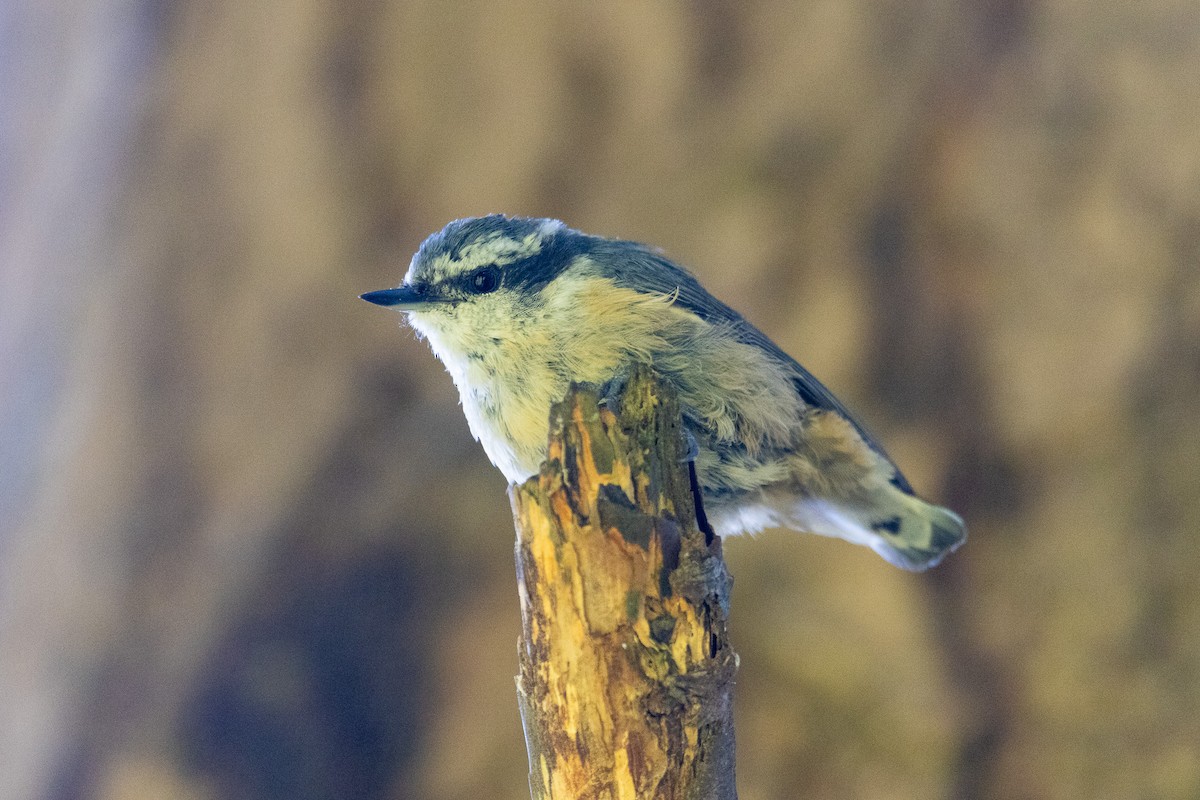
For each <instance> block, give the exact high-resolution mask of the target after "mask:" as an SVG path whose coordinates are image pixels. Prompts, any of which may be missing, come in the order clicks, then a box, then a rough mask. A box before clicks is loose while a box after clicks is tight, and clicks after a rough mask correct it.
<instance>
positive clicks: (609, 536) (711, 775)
mask: <svg viewBox="0 0 1200 800" xmlns="http://www.w3.org/2000/svg"><path fill="white" fill-rule="evenodd" d="M684 458H685V449H684V441H683V435H682V430H681V420H680V411H679V404H678V401H677V400H676V399H675V398H674V397H673V396H672V395H670V394H669V393H668V391H667V390H666V388H665V387H664V386H663V385H662V384H661V383H659V382H657V381H656V379H655V378H654V377H653V376H652V375H651V374H650V373H649V372H648V371H644V370H638V371H636V372H635V374H634V375H633V376H632V378H631V380H630V381H629V384H628V387H627V389H626V391H625V394H624V396H623V398H622V401H621V408H620V410H619V413H617V414H614V413H613V411H612V410H610V409H609V408H608V407H606V406H602V405H600V402H599V398H598V396H597V394H596V392H595V391H594V390H591V389H588V388H584V387H574V388H573V389H572V391H571V392H570V393H569V395H568V397H567V398H566V400H565V401H564V402H562V403H560V404H558V405H556V406H555V407H554V409H553V410H552V412H551V415H550V449H549V457H548V459H547V460H546V462H545V464H543V465H542V470H541V472H540V474H539V475H537V476H536V477H533V478H531V479H529V480H528V481H527V482H526V483H524V484H523V485H521V486H517V487H513V489H512V491H511V497H512V504H513V512H514V515H515V518H516V526H517V544H516V559H517V579H518V584H519V589H520V598H521V618H522V634H521V641H520V648H519V649H520V653H519V655H520V667H521V672H520V675H519V676H518V678H517V687H518V696H519V700H520V704H521V718H522V720H523V723H524V726H525V737H526V744H527V747H528V750H529V765H530V769H529V783H530V790H531V793H532V796H533V798H534V800H549V799H550V798H554V799H555V800H568V799H569V800H576V798H597V800H599V798H605V799H606V800H609V799H611V800H618V799H622V800H623V799H624V798H629V800H633V798H664V799H667V798H672V799H673V798H679V799H680V800H682V799H683V798H705V800H708V799H709V798H713V799H714V800H733V799H734V798H736V796H737V794H736V789H735V785H734V734H733V718H732V703H731V691H732V686H733V676H734V673H735V672H736V669H737V655H736V654H735V653H734V651H733V649H732V647H730V644H729V639H728V634H727V631H726V619H727V615H728V610H729V589H730V585H731V579H730V577H729V574H728V572H727V571H726V569H725V563H724V560H723V558H722V554H721V540H720V539H719V538H717V537H715V536H712V535H711V532H708V533H707V534H706V533H705V532H703V531H701V530H700V528H699V527H698V526H697V522H696V516H697V505H696V500H695V499H694V498H693V493H692V488H691V483H690V481H689V468H688V464H687V463H686V462H685V460H684Z"/></svg>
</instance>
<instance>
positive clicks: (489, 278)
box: [471, 264, 500, 294]
mask: <svg viewBox="0 0 1200 800" xmlns="http://www.w3.org/2000/svg"><path fill="white" fill-rule="evenodd" d="M498 288H500V269H499V267H497V266H495V265H494V264H493V265H492V266H488V267H484V268H483V269H481V270H478V271H477V272H476V273H475V274H474V275H473V276H471V289H472V290H473V291H474V292H475V293H476V294H487V293H488V292H494V291H496V290H497V289H498Z"/></svg>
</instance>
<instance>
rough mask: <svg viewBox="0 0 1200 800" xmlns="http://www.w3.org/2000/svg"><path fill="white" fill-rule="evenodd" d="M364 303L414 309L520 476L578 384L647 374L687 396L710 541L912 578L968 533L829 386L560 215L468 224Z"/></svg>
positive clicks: (676, 276) (541, 452)
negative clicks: (845, 559) (861, 556)
mask: <svg viewBox="0 0 1200 800" xmlns="http://www.w3.org/2000/svg"><path fill="white" fill-rule="evenodd" d="M360 297H361V298H362V299H363V300H366V301H368V302H370V303H374V304H376V305H380V306H386V307H390V308H392V309H395V310H398V311H401V312H404V313H405V314H406V315H407V322H408V324H409V325H410V326H411V327H412V328H413V329H414V330H415V332H416V334H417V336H418V338H423V339H424V340H425V341H426V342H428V344H429V346H430V348H431V349H432V350H433V353H434V354H435V355H436V356H437V357H438V359H440V360H441V362H442V364H443V365H444V366H445V368H446V370H447V371H448V372H449V373H450V376H451V378H452V379H453V381H454V384H455V386H456V387H457V388H458V392H459V396H460V399H461V403H462V408H463V412H464V414H465V415H466V418H467V423H468V425H469V427H470V430H471V433H472V434H473V435H474V437H475V438H476V439H477V440H478V441H479V442H480V443H481V444H482V445H483V449H484V451H485V452H486V454H487V456H488V458H489V459H490V460H491V462H492V463H493V464H494V465H495V466H496V467H497V468H498V469H499V470H500V471H501V472H502V473H503V474H504V476H505V477H506V478H507V479H508V481H509V482H510V483H513V484H519V483H521V482H523V481H524V480H526V479H528V478H529V477H531V476H533V475H535V474H537V473H538V471H539V469H540V466H541V464H542V462H543V461H544V460H545V459H546V455H547V447H548V429H549V413H550V408H551V406H552V405H553V404H554V403H557V402H559V401H561V400H562V399H563V398H564V397H565V395H566V393H567V391H568V389H569V387H570V386H571V384H572V383H583V384H593V385H595V386H599V387H610V388H611V387H614V386H617V387H619V386H620V385H621V381H622V379H623V376H627V375H628V374H629V372H630V370H631V369H632V368H633V366H634V365H635V364H639V363H640V364H647V365H649V366H650V367H651V368H652V369H653V370H654V371H655V372H656V373H657V374H658V375H659V376H661V379H662V380H663V381H665V382H666V383H667V384H668V385H669V386H670V387H671V388H672V389H673V390H674V391H675V393H676V395H677V396H678V398H679V402H680V405H681V408H682V417H683V427H684V429H685V431H686V436H687V437H688V444H689V454H688V456H689V458H690V459H691V460H692V468H693V469H694V475H695V482H696V483H697V484H698V485H699V489H700V493H701V496H702V507H703V510H704V511H705V512H706V516H707V518H708V521H709V523H710V524H711V526H712V528H713V530H714V532H715V533H716V534H718V535H720V536H723V537H724V536H730V535H735V534H742V533H755V532H758V531H761V530H764V529H766V528H775V527H783V528H790V529H793V530H797V531H804V532H810V533H816V534H820V535H824V536H831V537H836V538H841V539H844V540H847V541H849V542H852V543H855V544H859V545H865V546H867V547H869V548H871V549H872V550H874V551H875V552H876V553H878V554H879V555H880V556H882V557H883V558H884V559H885V560H887V561H888V562H890V563H891V564H894V565H896V566H898V567H902V568H904V569H908V570H914V571H920V570H924V569H927V568H929V567H932V566H934V565H936V564H938V563H939V562H940V561H941V560H942V559H943V557H945V556H946V555H947V554H948V553H950V552H952V551H954V550H955V549H957V548H958V547H959V546H960V545H961V544H962V543H963V542H964V541H965V540H966V526H965V525H964V523H963V521H962V519H961V518H960V517H959V516H958V515H957V514H955V513H954V512H953V511H950V510H949V509H946V508H942V507H940V506H937V505H935V504H933V503H930V502H927V501H925V500H922V499H921V498H920V497H918V496H917V495H916V493H915V492H914V491H913V488H912V486H911V485H910V484H909V482H908V480H907V479H906V478H905V477H904V475H903V474H902V473H901V472H900V469H899V468H898V467H897V466H896V464H895V462H893V461H892V459H891V457H890V456H888V454H887V452H886V451H885V450H884V449H883V447H882V446H881V445H880V443H879V441H878V440H877V439H876V438H875V437H874V436H872V435H871V433H870V432H868V430H867V428H866V427H865V426H864V425H863V424H862V423H861V422H859V420H858V419H857V418H856V417H855V416H854V415H853V414H851V413H850V411H849V410H848V409H847V408H846V406H845V405H843V404H842V402H841V401H840V400H838V399H837V398H836V397H835V396H834V395H833V393H832V392H830V391H829V389H827V388H826V387H825V386H824V385H823V384H822V383H821V382H820V381H818V380H817V379H816V378H815V377H814V376H813V375H812V373H810V372H809V371H808V370H807V369H805V368H804V367H802V366H801V365H800V364H799V363H798V362H797V361H796V360H795V359H793V358H792V357H791V356H789V355H788V354H787V353H785V352H784V351H783V350H782V349H781V348H780V347H779V346H778V345H777V344H775V343H774V342H773V341H771V339H769V338H768V337H767V336H766V335H765V334H764V333H762V332H761V331H760V330H759V329H758V328H756V327H754V326H753V325H751V324H750V323H749V322H747V321H746V320H745V319H744V318H743V317H742V315H741V314H739V313H738V312H736V311H734V310H733V309H732V308H730V307H729V306H727V305H725V304H724V303H722V302H721V301H720V300H718V299H717V298H715V297H714V296H713V295H712V294H710V293H709V292H708V291H707V290H705V289H704V287H703V286H702V285H701V284H700V282H699V281H698V280H697V279H696V278H695V277H694V276H693V275H692V273H691V272H690V271H688V270H687V269H685V268H684V267H682V266H680V265H679V264H676V263H675V262H674V261H672V260H670V259H669V258H667V257H666V256H665V255H663V254H662V252H661V251H659V250H658V249H656V248H653V247H650V246H647V245H643V244H639V243H637V242H632V241H625V240H621V239H615V238H607V237H603V236H595V235H590V234H586V233H583V232H581V231H578V230H574V229H572V228H570V227H568V226H567V225H566V224H565V223H563V222H561V221H559V220H556V219H549V218H533V217H521V216H507V215H503V214H490V215H487V216H480V217H467V218H464V219H459V220H455V221H453V222H451V223H449V224H448V225H446V226H445V227H444V228H443V229H442V230H440V231H438V232H436V233H434V234H432V235H430V236H429V237H428V238H427V239H425V240H424V242H423V243H422V244H421V245H420V247H419V249H418V250H417V252H416V253H415V254H414V255H413V257H412V260H411V262H410V264H409V267H408V271H407V272H406V274H405V275H404V278H403V281H402V282H401V283H400V285H399V286H397V287H394V288H390V289H383V290H380V291H374V292H367V293H366V294H362V295H360Z"/></svg>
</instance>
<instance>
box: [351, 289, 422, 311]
mask: <svg viewBox="0 0 1200 800" xmlns="http://www.w3.org/2000/svg"><path fill="white" fill-rule="evenodd" d="M359 297H360V298H361V299H363V300H366V301H367V302H368V303H374V304H375V305H377V306H388V307H389V308H394V309H396V310H397V311H419V310H421V309H422V308H425V307H426V306H428V305H430V304H431V303H434V302H436V301H437V300H438V298H437V297H432V296H430V295H429V294H426V293H425V292H421V291H418V290H416V289H414V288H413V287H411V286H397V287H396V288H395V289H381V290H380V291H378V292H367V293H366V294H360V295H359Z"/></svg>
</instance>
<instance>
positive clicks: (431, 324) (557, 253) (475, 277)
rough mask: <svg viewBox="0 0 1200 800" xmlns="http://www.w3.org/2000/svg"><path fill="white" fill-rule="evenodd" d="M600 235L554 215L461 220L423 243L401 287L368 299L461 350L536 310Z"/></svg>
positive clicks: (500, 332) (421, 330) (369, 293)
mask: <svg viewBox="0 0 1200 800" xmlns="http://www.w3.org/2000/svg"><path fill="white" fill-rule="evenodd" d="M594 238H595V237H591V236H587V235H585V234H582V233H580V232H578V231H575V230H572V229H570V228H568V227H567V226H566V225H564V224H563V223H561V222H559V221H558V220H553V219H532V218H526V217H508V216H504V215H501V214H492V215H489V216H486V217H473V218H468V219H460V220H456V221H454V222H451V223H450V224H449V225H447V226H446V227H445V228H443V229H442V230H440V231H438V232H437V233H435V234H433V235H432V236H430V237H429V238H428V239H426V240H425V241H424V243H423V244H422V245H421V247H420V249H419V250H417V253H416V255H414V256H413V258H412V263H411V264H410V265H409V268H408V272H407V274H405V276H404V281H403V283H401V284H400V286H398V287H396V288H394V289H384V290H382V291H378V292H368V293H366V294H364V295H362V299H363V300H366V301H368V302H371V303H375V304H377V305H381V306H389V307H391V308H393V309H396V310H398V311H406V312H408V317H409V322H410V323H411V324H412V326H413V327H414V328H415V329H416V330H417V331H418V332H419V333H421V334H424V335H425V336H428V337H431V338H438V339H443V340H445V341H444V344H448V345H450V347H452V348H453V349H455V350H459V349H461V348H460V347H458V346H457V345H458V341H459V340H461V343H462V345H463V347H467V346H468V344H469V340H472V339H478V338H480V337H496V336H501V335H503V334H504V332H505V331H507V330H509V329H510V327H511V326H512V325H513V324H514V323H515V322H519V321H520V320H522V319H527V318H529V317H530V316H531V315H536V313H537V310H538V308H539V307H540V306H542V305H544V303H545V302H546V298H547V292H553V291H554V287H553V286H552V284H553V283H554V282H555V281H556V280H557V279H559V278H560V276H562V275H563V274H564V273H565V272H567V270H568V269H570V268H571V267H572V265H573V264H575V262H577V261H578V260H579V256H581V255H583V254H584V253H585V252H586V251H587V250H588V247H589V243H590V242H591V241H592V240H593V239H594Z"/></svg>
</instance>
